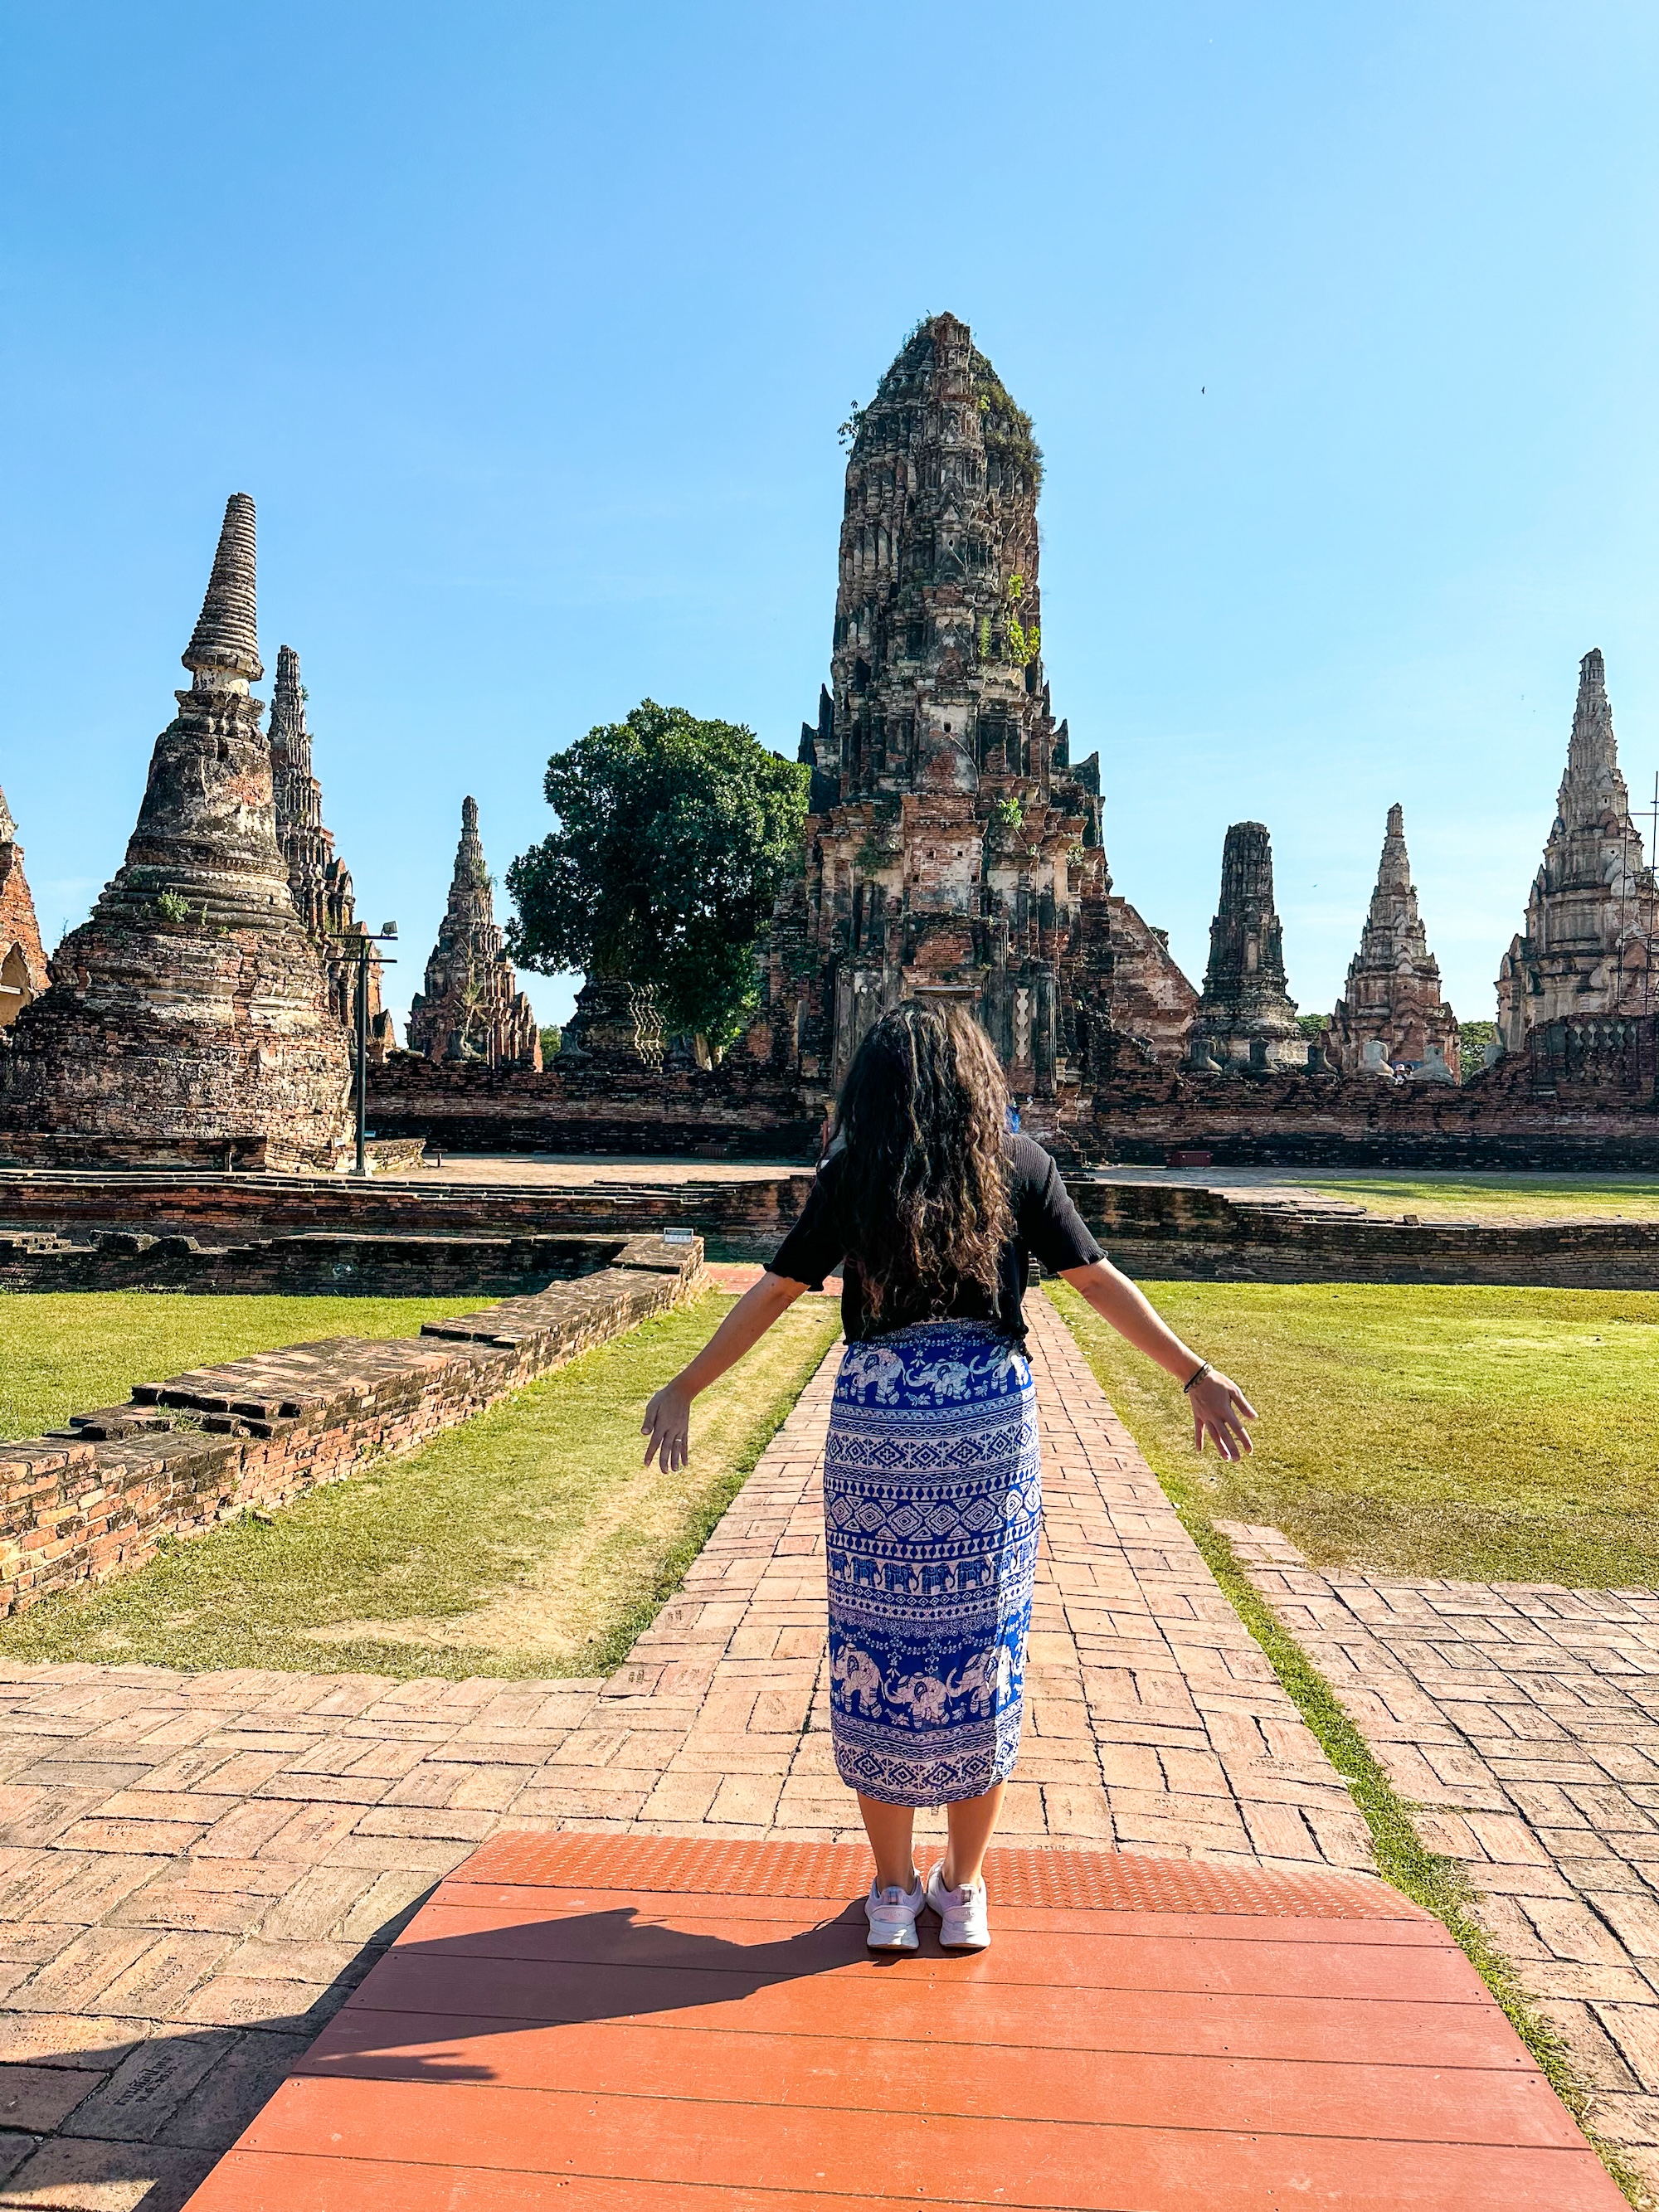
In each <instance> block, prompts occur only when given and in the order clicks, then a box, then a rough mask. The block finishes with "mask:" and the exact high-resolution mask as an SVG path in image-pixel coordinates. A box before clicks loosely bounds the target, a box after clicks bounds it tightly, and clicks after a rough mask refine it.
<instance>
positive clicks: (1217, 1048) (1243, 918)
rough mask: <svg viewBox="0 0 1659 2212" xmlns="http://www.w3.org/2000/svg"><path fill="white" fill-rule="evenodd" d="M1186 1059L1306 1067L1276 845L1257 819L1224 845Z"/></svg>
mask: <svg viewBox="0 0 1659 2212" xmlns="http://www.w3.org/2000/svg"><path fill="white" fill-rule="evenodd" d="M1189 1054H1190V1058H1191V1061H1192V1065H1193V1066H1194V1067H1197V1068H1199V1069H1200V1070H1201V1069H1203V1068H1205V1067H1206V1066H1210V1065H1212V1064H1213V1065H1214V1066H1217V1067H1221V1068H1227V1067H1250V1068H1255V1069H1258V1070H1260V1069H1264V1068H1275V1067H1279V1068H1291V1067H1301V1068H1305V1067H1306V1066H1307V1065H1308V1044H1307V1039H1306V1038H1305V1037H1304V1036H1303V1034H1302V1030H1301V1026H1300V1024H1298V1022H1297V1018H1296V1001H1295V1000H1293V999H1292V998H1291V995H1290V994H1289V992H1288V991H1287V990H1286V988H1285V943H1284V932H1283V929H1282V928H1281V927H1280V925H1279V916H1278V915H1277V914H1276V913H1275V912H1274V910H1273V841H1272V840H1271V838H1270V837H1269V836H1268V835H1267V828H1266V826H1265V824H1263V823H1260V822H1235V823H1233V825H1232V827H1231V829H1229V830H1228V832H1227V835H1226V838H1225V842H1224V843H1223V846H1222V850H1221V899H1220V903H1219V904H1218V907H1217V908H1216V915H1215V919H1214V921H1212V923H1211V924H1210V962H1209V965H1208V967H1207V968H1206V969H1205V971H1204V995H1203V996H1202V998H1201V999H1200V1000H1199V1002H1198V1014H1197V1018H1196V1019H1195V1021H1194V1024H1193V1032H1192V1037H1191V1041H1190V1044H1189Z"/></svg>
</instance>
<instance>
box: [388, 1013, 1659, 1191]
mask: <svg viewBox="0 0 1659 2212" xmlns="http://www.w3.org/2000/svg"><path fill="white" fill-rule="evenodd" d="M1656 1059H1659V1019H1650V1020H1647V1021H1644V1022H1640V1023H1638V1022H1627V1023H1619V1024H1594V1023H1583V1024H1563V1023H1556V1024H1551V1025H1550V1026H1549V1027H1548V1029H1547V1030H1541V1031H1540V1032H1538V1033H1537V1035H1536V1036H1534V1038H1533V1039H1532V1040H1531V1042H1530V1044H1529V1048H1528V1051H1527V1052H1526V1053H1520V1054H1510V1055H1508V1056H1507V1057H1506V1058H1505V1059H1504V1060H1500V1061H1498V1064H1497V1065H1496V1066H1493V1067H1491V1068H1488V1069H1486V1071H1485V1072H1484V1073H1481V1074H1480V1075H1478V1076H1476V1077H1475V1078H1474V1079H1473V1080H1472V1081H1470V1082H1468V1083H1465V1084H1449V1085H1440V1084H1432V1083H1408V1084H1399V1085H1396V1084H1395V1083H1393V1082H1390V1081H1389V1080H1387V1079H1379V1078H1377V1077H1376V1076H1370V1075H1346V1076H1345V1075H1337V1074H1331V1073H1302V1072H1300V1071H1297V1072H1294V1073H1286V1072H1285V1071H1282V1070H1269V1071H1263V1072H1261V1073H1253V1072H1246V1071H1243V1070H1239V1071H1236V1072H1233V1073H1228V1074H1225V1075H1215V1076H1201V1075H1195V1074H1194V1073H1190V1072H1189V1071H1188V1070H1187V1069H1185V1068H1173V1067H1168V1066H1156V1065H1154V1064H1153V1063H1152V1061H1151V1060H1147V1059H1146V1057H1145V1056H1144V1055H1136V1054H1133V1053H1130V1052H1126V1053H1124V1054H1121V1055H1119V1056H1118V1058H1117V1060H1116V1064H1115V1066H1114V1068H1113V1070H1112V1072H1111V1073H1109V1075H1108V1076H1107V1077H1106V1078H1105V1079H1103V1080H1102V1081H1101V1082H1100V1083H1099V1084H1098V1085H1097V1088H1096V1090H1095V1091H1094V1093H1093V1096H1092V1097H1091V1098H1089V1099H1083V1100H1076V1101H1066V1102H1062V1101H1059V1100H1055V1099H1044V1098H1040V1097H1038V1098H1032V1099H1030V1100H1028V1101H1024V1102H1023V1103H1022V1112H1023V1114H1024V1124H1025V1127H1026V1128H1027V1130H1028V1131H1029V1132H1030V1133H1031V1134H1032V1135H1034V1136H1036V1138H1038V1139H1039V1140H1040V1141H1041V1142H1042V1143H1043V1144H1046V1145H1047V1146H1048V1147H1049V1149H1050V1150H1051V1151H1052V1152H1054V1155H1055V1157H1056V1158H1058V1159H1060V1161H1061V1162H1062V1164H1066V1165H1086V1164H1105V1163H1107V1162H1109V1161H1112V1160H1122V1161H1129V1162H1142V1161H1147V1162H1156V1161H1161V1160H1163V1158H1164V1156H1165V1154H1166V1153H1167V1152H1170V1151H1176V1150H1187V1149H1199V1150H1203V1151H1207V1152H1210V1153H1211V1154H1212V1158H1214V1159H1216V1160H1217V1161H1218V1162H1222V1161H1226V1162H1237V1163H1246V1162H1249V1163H1260V1164H1282V1165H1285V1166H1291V1165H1297V1164H1302V1165H1338V1164H1347V1165H1351V1166H1356V1167H1361V1166H1364V1167H1372V1166H1392V1167H1443V1168H1460V1167H1494V1168H1496V1167H1515V1168H1543V1169H1560V1170H1575V1169H1585V1168H1601V1169H1608V1168H1632V1169H1648V1168H1659V1080H1656ZM823 1111H824V1101H823V1094H822V1093H821V1092H818V1091H810V1090H808V1089H807V1088H805V1087H803V1086H800V1085H796V1084H793V1083H792V1082H790V1081H789V1080H787V1079H785V1078H784V1077H783V1076H782V1075H781V1074H780V1073H779V1072H778V1071H776V1070H775V1069H772V1068H769V1067H765V1066H759V1065H757V1063H756V1062H755V1061H753V1060H750V1059H747V1058H746V1057H745V1056H744V1054H742V1053H740V1052H739V1053H734V1054H732V1055H731V1056H730V1058H728V1059H727V1060H726V1061H724V1062H723V1063H722V1064H721V1065H720V1066H719V1067H716V1068H699V1067H696V1066H690V1067H665V1068H663V1069H661V1070H659V1071H658V1070H653V1069H651V1068H649V1067H647V1066H632V1067H629V1066H622V1067H617V1066H599V1065H594V1064H588V1065H586V1066H580V1067H573V1068H570V1069H568V1070H566V1069H562V1068H561V1066H560V1063H559V1062H558V1061H557V1060H555V1061H554V1063H553V1064H552V1066H550V1067H548V1068H546V1069H544V1070H543V1071H542V1072H540V1073H536V1074H528V1073H518V1072H515V1071H513V1070H511V1069H501V1068H495V1069H492V1068H488V1067H483V1066H477V1065H463V1066H434V1065H432V1064H431V1063H430V1062H428V1061H425V1060H416V1059H415V1058H413V1057H412V1056H410V1055H408V1054H397V1055H395V1056H394V1057H392V1059H390V1060H387V1061H386V1063H385V1064H384V1065H383V1066H379V1067H374V1068H371V1070H370V1072H369V1112H370V1117H371V1121H372V1123H373V1126H374V1129H375V1131H376V1133H377V1134H378V1135H380V1136H382V1137H386V1138H397V1139H410V1138H424V1139H426V1140H427V1141H428V1143H430V1144H432V1145H435V1146H438V1147H439V1148H440V1149H441V1150H445V1151H453V1152H574V1153H591V1152H617V1153H622V1154H623V1155H634V1156H649V1155H653V1154H655V1155H659V1156H662V1157H670V1156H678V1157H679V1158H688V1157H689V1158H709V1159H768V1158H770V1159H777V1160H789V1159H793V1160H799V1161H803V1162H804V1161H807V1160H810V1159H811V1158H813V1157H814V1156H815V1154H816V1150H817V1135H818V1131H819V1129H820V1127H822V1122H823Z"/></svg>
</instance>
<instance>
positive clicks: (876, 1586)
mask: <svg viewBox="0 0 1659 2212" xmlns="http://www.w3.org/2000/svg"><path fill="white" fill-rule="evenodd" d="M823 1508H824V1530H825V1545H826V1550H827V1553H828V1564H829V1675H830V1691H829V1715H830V1729H831V1731H832V1734H833V1737H834V1741H835V1747H836V1768H837V1770H838V1771H839V1772H840V1774H841V1778H842V1781H843V1782H845V1783H848V1784H850V1785H851V1787H852V1788H853V1789H854V1790H861V1791H862V1792H863V1793H864V1795H865V1796H866V1797H875V1798H878V1799H880V1800H882V1801H884V1802H885V1803H887V1804H890V1805H948V1804H950V1803H951V1802H954V1801H955V1800H956V1799H957V1798H960V1797H978V1796H982V1795H983V1794H984V1792H985V1791H986V1790H989V1789H991V1788H993V1787H994V1784H997V1783H999V1782H1001V1781H1004V1780H1006V1778H1007V1776H1008V1775H1009V1773H1010V1772H1011V1771H1012V1768H1013V1764H1014V1760H1015V1758H1016V1757H1017V1755H1018V1751H1019V1728H1020V1718H1021V1714H1022V1711H1023V1708H1024V1694H1025V1638H1026V1633H1027V1632H1028V1630H1029V1629H1030V1622H1031V1583H1032V1580H1033V1578H1034V1577H1035V1575H1036V1548H1037V1535H1038V1532H1039V1530H1040V1528H1041V1527H1042V1472H1041V1468H1040V1466H1039V1463H1038V1458H1037V1425H1036V1391H1035V1389H1034V1388H1033V1387H1032V1383H1031V1370H1030V1367H1029V1366H1028V1365H1027V1364H1026V1361H1025V1355H1024V1352H1021V1350H1020V1349H1019V1347H1018V1345H1016V1344H1013V1343H1011V1342H1010V1340H1008V1339H1007V1338H1006V1336H1002V1335H1000V1334H998V1333H997V1331H996V1330H995V1329H994V1328H990V1327H988V1326H987V1324H986V1323H984V1322H966V1321H948V1322H924V1323H922V1324H921V1326H920V1327H918V1328H905V1329H898V1330H896V1331H895V1332H894V1334H892V1335H890V1336H883V1337H877V1338H874V1339H872V1340H871V1341H870V1342H868V1343H865V1344H849V1345H848V1347H847V1352H846V1355H845V1357H844V1358H842V1363H841V1373H840V1375H839V1376H838V1377H837V1378H836V1394H835V1399H834V1402H833V1405H832V1407H831V1409H830V1414H829V1443H828V1444H827V1446H826V1448H825V1451H824V1461H823Z"/></svg>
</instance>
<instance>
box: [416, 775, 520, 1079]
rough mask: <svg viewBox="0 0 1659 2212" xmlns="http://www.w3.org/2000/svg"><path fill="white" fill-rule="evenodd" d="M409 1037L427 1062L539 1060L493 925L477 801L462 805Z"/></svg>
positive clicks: (515, 1063)
mask: <svg viewBox="0 0 1659 2212" xmlns="http://www.w3.org/2000/svg"><path fill="white" fill-rule="evenodd" d="M407 1034H408V1039H409V1048H410V1051H411V1052H423V1053H424V1054H426V1056H427V1058H428V1060H487V1061H488V1062H489V1065H490V1066H492V1067H507V1066H516V1067H539V1066H541V1064H542V1045H541V1032H540V1031H539V1030H538V1028H537V1026H536V1017H535V1014H534V1013H533V1012H532V1009H531V1005H530V1001H529V1000H528V999H526V997H525V995H524V994H523V992H522V991H520V988H519V979H518V976H517V975H515V974H514V972H513V963H512V962H511V961H510V960H509V959H508V958H507V952H506V950H505V947H504V945H503V944H502V940H501V931H500V929H499V928H498V927H496V922H495V895H494V892H493V890H492V887H491V884H490V880H489V866H488V864H487V862H486V861H485V860H484V851H483V840H482V839H481V838H480V837H479V835H478V802H477V799H463V800H462V802H461V836H460V842H459V844H458V845H457V847H456V848H455V866H454V869H453V872H452V874H451V877H450V882H449V903H448V905H447V908H445V910H444V918H443V920H442V921H441V923H440V924H439V925H438V941H437V943H436V944H435V945H434V946H433V948H432V957H431V958H430V959H429V960H428V962H427V963H426V988H425V990H424V991H417V992H416V994H415V997H414V998H413V1000H411V1001H410V1008H409V1027H408V1032H407Z"/></svg>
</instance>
